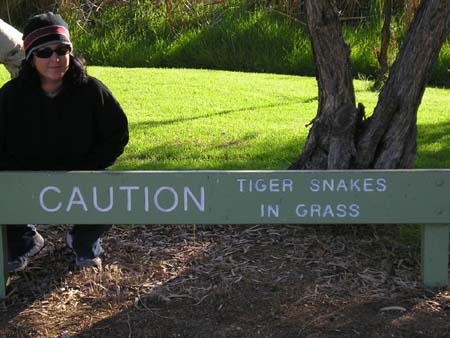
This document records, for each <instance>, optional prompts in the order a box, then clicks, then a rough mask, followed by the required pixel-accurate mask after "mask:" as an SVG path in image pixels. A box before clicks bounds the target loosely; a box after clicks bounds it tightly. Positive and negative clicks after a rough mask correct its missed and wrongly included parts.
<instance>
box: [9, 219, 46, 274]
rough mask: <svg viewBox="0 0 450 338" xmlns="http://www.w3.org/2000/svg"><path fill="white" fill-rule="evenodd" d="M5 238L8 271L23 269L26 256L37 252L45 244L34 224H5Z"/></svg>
mask: <svg viewBox="0 0 450 338" xmlns="http://www.w3.org/2000/svg"><path fill="white" fill-rule="evenodd" d="M6 238H7V246H8V270H9V272H17V271H20V270H23V269H24V268H25V267H26V266H27V264H28V259H27V258H28V257H32V256H34V255H36V254H38V253H39V252H40V251H41V250H42V248H43V247H44V244H45V243H44V238H43V237H42V236H41V235H40V234H39V233H38V232H37V231H36V227H35V225H34V224H18V225H7V226H6Z"/></svg>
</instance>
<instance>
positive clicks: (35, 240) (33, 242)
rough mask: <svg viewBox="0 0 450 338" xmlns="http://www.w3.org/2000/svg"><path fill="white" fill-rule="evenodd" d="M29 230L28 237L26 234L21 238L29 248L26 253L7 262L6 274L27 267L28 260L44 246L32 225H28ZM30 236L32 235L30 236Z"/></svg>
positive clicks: (41, 238)
mask: <svg viewBox="0 0 450 338" xmlns="http://www.w3.org/2000/svg"><path fill="white" fill-rule="evenodd" d="M28 227H29V228H30V229H31V231H30V235H28V234H26V235H25V236H24V237H23V238H24V240H25V241H28V242H30V243H29V245H30V248H29V249H28V251H27V252H25V253H24V254H22V255H21V256H19V257H16V258H14V259H12V260H8V272H9V273H14V272H19V271H22V270H24V269H25V268H26V267H27V265H28V258H29V257H33V256H36V255H37V254H38V253H39V252H41V250H42V249H43V248H44V246H45V240H44V237H42V236H41V234H40V233H39V232H37V230H36V228H35V226H34V225H33V224H28ZM31 234H32V235H31Z"/></svg>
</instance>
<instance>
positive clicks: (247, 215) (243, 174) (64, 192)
mask: <svg viewBox="0 0 450 338" xmlns="http://www.w3.org/2000/svg"><path fill="white" fill-rule="evenodd" d="M0 187H1V190H2V191H1V194H0V214H1V218H2V220H1V222H2V223H3V224H20V223H74V222H76V223H86V224H89V223H94V224H95V223H99V222H100V223H105V222H106V223H121V224H189V223H197V224H199V223H203V224H223V223H226V224H240V223H246V224H251V223H258V224H259V223H281V224H283V223H284V224H285V223H296V224H315V223H317V224H349V223H352V224H364V223H378V224H380V223H419V224H421V223H436V224H439V223H450V198H449V196H450V171H448V170H426V171H346V172H339V171H335V172H333V171H311V172H298V171H272V172H271V171H257V172H256V171H253V172H251V171H192V172H189V171H172V172H112V171H111V172H92V173H80V172H78V173H77V172H71V173H62V172H59V173H58V172H53V173H45V172H34V173H31V172H28V173H27V172H23V173H19V172H10V173H7V172H4V173H2V174H1V175H0Z"/></svg>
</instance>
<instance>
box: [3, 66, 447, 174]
mask: <svg viewBox="0 0 450 338" xmlns="http://www.w3.org/2000/svg"><path fill="white" fill-rule="evenodd" d="M88 71H89V73H90V74H91V75H93V76H96V77H97V78H99V79H100V80H102V81H103V82H104V83H105V84H106V85H107V86H108V87H109V88H110V89H111V90H112V92H113V93H114V94H115V96H116V97H117V99H118V100H119V102H120V103H121V104H122V106H123V108H124V110H125V111H126V113H127V115H128V118H129V123H130V143H129V145H128V147H127V148H126V151H125V153H124V154H123V155H122V156H121V157H120V158H119V160H118V161H117V162H116V164H115V165H114V166H113V169H116V170H159V169H167V170H175V169H261V170H262V169H286V168H287V167H288V166H289V164H290V163H291V161H293V160H294V159H295V158H296V157H297V156H298V154H299V153H300V151H301V149H302V147H303V143H304V141H305V139H306V136H307V132H308V129H307V128H305V125H306V124H307V123H308V122H309V121H311V119H312V118H313V117H314V116H315V113H316V109H317V86H316V80H315V79H314V78H311V77H299V76H287V75H273V74H255V73H237V72H226V71H210V70H192V69H155V68H109V67H89V68H88ZM8 78H9V75H8V73H7V72H6V70H5V69H4V68H3V67H1V68H0V84H2V83H4V82H5V81H7V80H8ZM369 87H370V83H368V82H367V81H355V89H356V95H357V101H358V102H362V103H364V105H365V106H366V111H367V112H371V111H372V110H373V108H374V106H375V103H376V99H377V94H376V93H374V92H371V91H369V90H368V89H369ZM418 125H419V136H418V143H419V149H418V158H417V162H416V167H419V168H449V167H450V90H444V89H435V88H428V89H427V91H426V93H425V96H424V98H423V100H422V105H421V108H420V111H419V116H418Z"/></svg>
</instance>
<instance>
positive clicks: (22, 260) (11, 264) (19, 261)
mask: <svg viewBox="0 0 450 338" xmlns="http://www.w3.org/2000/svg"><path fill="white" fill-rule="evenodd" d="M27 265H28V258H26V257H24V256H19V257H17V258H16V259H13V260H12V261H8V272H9V273H14V272H19V271H22V270H25V268H26V267H27Z"/></svg>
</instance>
